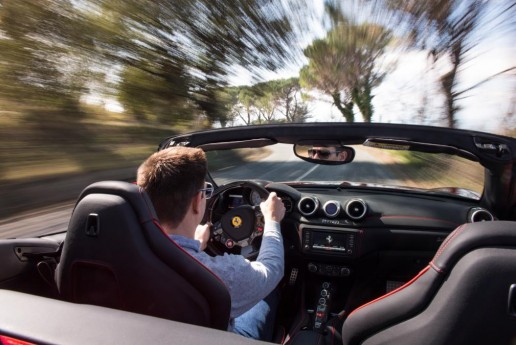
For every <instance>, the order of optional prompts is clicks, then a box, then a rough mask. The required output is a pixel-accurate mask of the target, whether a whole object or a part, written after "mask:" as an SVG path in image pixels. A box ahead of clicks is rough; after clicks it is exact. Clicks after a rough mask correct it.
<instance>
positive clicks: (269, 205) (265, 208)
mask: <svg viewBox="0 0 516 345" xmlns="http://www.w3.org/2000/svg"><path fill="white" fill-rule="evenodd" d="M260 209H261V210H262V214H263V218H264V220H265V222H270V221H274V222H278V223H279V222H281V220H282V219H283V217H284V216H285V205H283V202H282V201H281V199H280V198H279V197H278V196H277V195H276V193H275V192H272V193H270V194H269V197H268V198H267V200H265V201H262V203H261V204H260Z"/></svg>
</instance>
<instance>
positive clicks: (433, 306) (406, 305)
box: [342, 221, 516, 345]
mask: <svg viewBox="0 0 516 345" xmlns="http://www.w3.org/2000/svg"><path fill="white" fill-rule="evenodd" d="M342 338H343V343H344V344H345V345H348V344H400V345H403V344H421V345H424V344H432V345H439V344H458V345H461V344H514V343H515V342H516V222H505V221H495V222H482V223H474V224H466V225H462V226H460V227H459V228H457V229H456V230H455V231H454V232H452V233H451V234H450V235H449V236H448V237H447V238H446V240H445V241H444V242H443V244H442V245H441V247H440V248H439V250H438V251H437V254H436V255H435V256H434V258H433V260H432V261H431V262H430V264H429V265H428V266H427V267H426V268H425V269H423V270H422V271H421V272H420V273H419V274H418V275H417V276H416V277H414V279H412V280H411V281H410V282H408V283H407V284H405V285H404V286H402V287H400V288H399V289H397V290H394V291H392V292H391V293H389V294H387V295H384V296H382V297H380V298H378V299H376V300H374V301H371V302H369V303H367V304H365V305H363V306H361V307H359V308H357V309H356V310H355V311H353V312H352V313H351V314H350V315H349V316H348V318H347V319H346V320H345V322H344V325H343V327H342Z"/></svg>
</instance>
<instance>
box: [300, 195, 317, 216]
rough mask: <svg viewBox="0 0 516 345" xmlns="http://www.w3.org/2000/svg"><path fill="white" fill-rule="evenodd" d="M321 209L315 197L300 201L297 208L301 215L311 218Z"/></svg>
mask: <svg viewBox="0 0 516 345" xmlns="http://www.w3.org/2000/svg"><path fill="white" fill-rule="evenodd" d="M318 207H319V200H317V199H316V198H314V197H310V196H307V197H304V198H302V199H301V200H299V203H298V204H297V208H298V210H299V212H301V214H303V215H304V216H311V215H312V214H314V213H315V211H317V208H318Z"/></svg>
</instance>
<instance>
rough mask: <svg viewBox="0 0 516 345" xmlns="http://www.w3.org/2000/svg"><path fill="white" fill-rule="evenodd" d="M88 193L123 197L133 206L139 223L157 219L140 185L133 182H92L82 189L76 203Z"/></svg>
mask: <svg viewBox="0 0 516 345" xmlns="http://www.w3.org/2000/svg"><path fill="white" fill-rule="evenodd" d="M89 194H114V195H118V196H120V197H122V198H124V199H125V200H127V201H128V202H129V203H130V204H131V206H132V207H133V208H134V210H135V211H136V213H137V215H138V218H139V220H140V222H141V223H145V222H148V221H153V220H154V219H158V216H157V215H156V212H155V211H154V207H152V202H151V201H150V199H149V196H148V195H147V194H146V193H144V192H143V189H142V188H141V187H139V186H137V185H135V184H131V183H127V182H123V181H101V182H96V183H93V184H91V185H89V186H88V187H86V188H85V189H84V190H83V191H82V193H81V195H80V196H79V198H78V199H77V204H78V203H79V201H80V200H82V199H83V198H84V197H85V196H86V195H89ZM142 200H143V203H142ZM77 204H76V205H77Z"/></svg>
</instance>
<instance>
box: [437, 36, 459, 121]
mask: <svg viewBox="0 0 516 345" xmlns="http://www.w3.org/2000/svg"><path fill="white" fill-rule="evenodd" d="M451 53H452V55H451V62H452V66H453V67H452V69H451V71H449V72H448V73H446V74H445V75H443V76H442V77H441V86H442V89H443V92H444V96H445V97H446V122H447V125H448V127H450V128H455V126H456V118H455V115H456V112H457V110H459V107H458V106H457V105H456V104H455V103H456V99H455V98H456V93H455V91H454V89H455V85H456V84H455V81H456V77H457V69H458V68H459V65H460V63H461V55H462V42H456V43H455V44H454V46H453V48H452V52H451Z"/></svg>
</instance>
